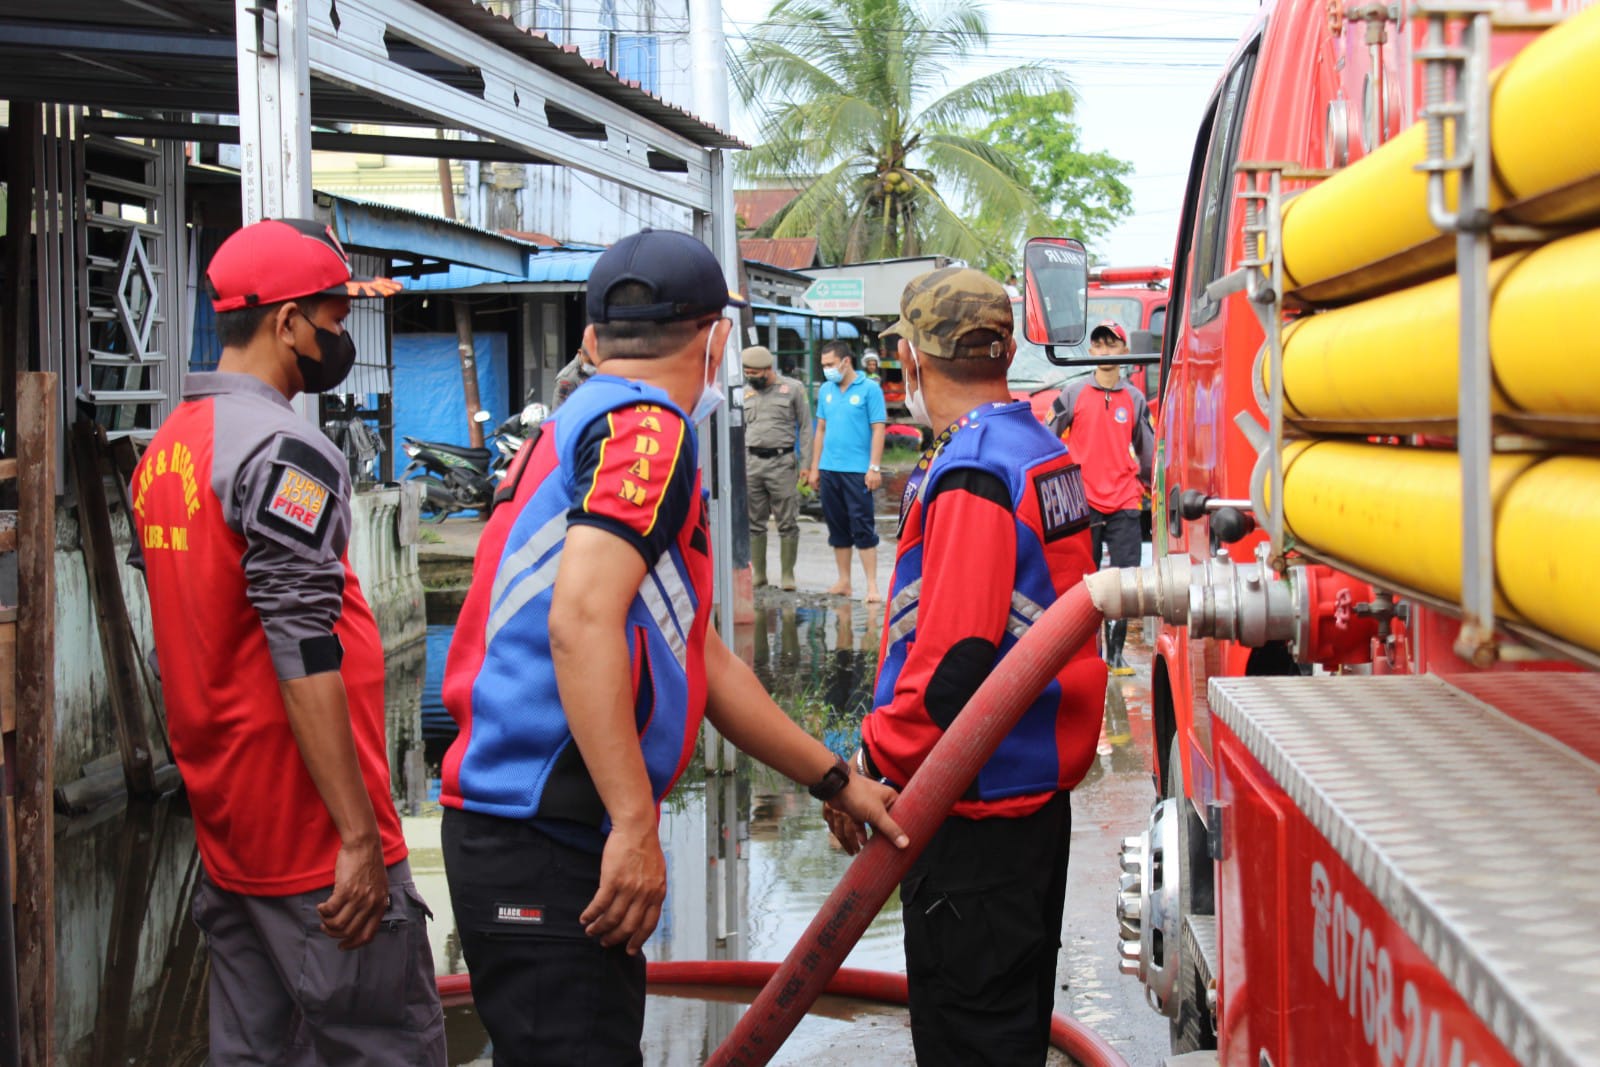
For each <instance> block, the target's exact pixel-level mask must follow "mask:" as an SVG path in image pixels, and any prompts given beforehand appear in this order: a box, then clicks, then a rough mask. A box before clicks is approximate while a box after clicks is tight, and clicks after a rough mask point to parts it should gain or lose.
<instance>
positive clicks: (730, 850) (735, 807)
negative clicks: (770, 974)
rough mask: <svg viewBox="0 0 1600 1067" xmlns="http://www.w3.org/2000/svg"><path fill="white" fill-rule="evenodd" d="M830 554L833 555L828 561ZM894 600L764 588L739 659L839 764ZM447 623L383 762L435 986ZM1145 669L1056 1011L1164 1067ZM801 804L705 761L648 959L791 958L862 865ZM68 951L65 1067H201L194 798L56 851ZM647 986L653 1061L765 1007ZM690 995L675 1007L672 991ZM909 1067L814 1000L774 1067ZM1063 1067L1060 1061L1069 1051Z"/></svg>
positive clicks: (726, 993) (892, 964)
mask: <svg viewBox="0 0 1600 1067" xmlns="http://www.w3.org/2000/svg"><path fill="white" fill-rule="evenodd" d="M824 551H825V550H824ZM881 610H882V609H881V607H880V606H877V605H872V606H868V605H864V604H862V603H861V602H859V601H854V602H852V601H844V600H839V599H828V598H823V597H817V596H808V595H805V594H782V593H777V592H775V591H770V590H769V591H766V592H764V593H763V594H762V598H761V600H760V601H759V603H758V610H757V616H756V621H755V625H753V626H749V627H741V628H740V629H739V632H738V633H737V635H736V641H735V648H736V651H738V652H739V654H740V655H741V656H743V657H744V658H745V659H746V660H747V661H748V662H750V663H751V664H752V665H753V666H754V667H755V669H756V671H757V673H758V674H759V675H760V676H761V678H762V680H763V681H764V682H765V683H766V684H767V686H768V688H769V689H770V690H771V691H772V692H773V694H774V696H775V697H776V699H777V700H778V702H779V703H780V704H781V705H782V706H783V707H785V708H786V709H787V710H788V711H789V712H790V714H791V715H792V716H793V717H794V718H795V720H796V721H797V722H799V723H800V724H801V725H802V726H804V727H805V728H806V729H807V730H808V731H810V732H812V733H814V734H815V735H817V736H819V737H822V738H824V739H825V740H826V741H827V743H828V744H829V745H830V746H831V747H833V748H834V749H835V750H836V751H840V752H848V751H850V750H851V749H852V748H853V747H854V745H855V743H856V739H857V737H858V733H859V724H860V721H861V716H862V715H863V714H864V713H865V711H866V710H867V707H868V703H869V701H870V693H871V685H872V677H873V672H874V670H875V667H876V658H877V642H878V633H879V629H880V627H881V624H882V615H881ZM451 633H452V628H451V627H450V626H430V627H429V629H428V637H427V640H426V642H425V643H424V644H423V645H419V646H417V647H416V648H415V649H414V651H413V652H412V653H411V654H410V655H408V656H405V657H402V658H401V659H399V660H392V661H391V671H390V676H389V736H390V759H391V766H392V768H393V779H394V789H395V795H396V800H397V803H398V805H399V807H400V810H401V813H402V816H403V821H404V826H405V833H406V838H407V840H408V842H409V844H410V846H411V865H412V869H413V872H414V874H415V876H416V880H417V884H418V887H419V889H420V890H421V892H422V895H423V896H424V897H425V899H426V900H427V901H428V903H429V905H430V906H431V908H432V909H433V912H434V914H435V915H436V916H437V920H436V921H435V922H434V923H433V924H432V925H431V926H430V936H431V939H432V943H433V950H434V959H435V963H436V967H437V970H438V972H439V973H440V974H441V975H443V974H459V973H463V972H464V970H465V964H464V962H463V960H462V958H461V952H460V948H459V944H458V942H457V939H456V935H455V932H454V929H453V925H452V923H451V920H450V905H449V900H448V894H447V892H446V884H445V878H444V869H443V859H442V854H441V851H440V847H439V826H440V821H439V806H438V803H437V797H438V787H439V783H438V767H439V760H440V758H441V757H442V755H443V752H444V748H445V747H446V745H447V744H448V741H449V738H450V736H451V734H452V733H453V725H452V724H451V723H450V721H449V717H448V716H447V715H445V714H444V713H443V708H442V707H441V706H440V705H439V702H438V685H439V678H440V676H441V675H442V670H443V657H444V652H445V650H446V649H447V648H448V644H449V640H450V637H451ZM1133 646H1134V641H1133V640H1132V639H1130V649H1129V652H1130V659H1133V660H1135V663H1136V666H1137V667H1138V671H1139V673H1138V675H1136V676H1135V677H1133V678H1123V679H1113V680H1112V693H1111V694H1110V696H1109V698H1108V701H1107V709H1106V719H1105V724H1104V728H1103V731H1102V737H1101V743H1100V749H1099V759H1098V760H1097V761H1096V763H1095V764H1094V765H1093V766H1092V767H1091V769H1090V772H1089V776H1088V778H1087V779H1086V780H1085V782H1084V784H1083V786H1082V787H1081V788H1080V789H1079V790H1078V791H1077V792H1076V793H1075V794H1074V797H1073V842H1072V860H1071V873H1070V877H1069V881H1068V892H1067V915H1066V918H1065V921H1064V923H1063V929H1062V943H1063V948H1062V955H1061V964H1060V970H1059V974H1058V979H1059V983H1060V988H1059V989H1058V991H1057V998H1056V1007H1057V1010H1058V1011H1062V1012H1067V1013H1070V1014H1072V1015H1074V1016H1076V1017H1077V1018H1078V1019H1080V1020H1082V1021H1083V1022H1085V1023H1087V1024H1088V1025H1090V1026H1092V1027H1093V1028H1095V1029H1096V1030H1098V1031H1099V1032H1100V1033H1102V1034H1103V1035H1104V1036H1106V1037H1107V1038H1108V1039H1110V1040H1111V1042H1112V1043H1113V1044H1114V1045H1115V1046H1116V1047H1117V1048H1119V1049H1120V1050H1121V1051H1122V1052H1123V1055H1124V1056H1126V1057H1127V1059H1128V1061H1129V1062H1130V1063H1132V1064H1150V1063H1157V1062H1159V1061H1160V1057H1161V1056H1162V1055H1163V1054H1164V1053H1165V1049H1166V1023H1165V1020H1163V1019H1161V1018H1160V1017H1158V1016H1157V1015H1155V1014H1154V1013H1153V1012H1152V1011H1150V1009H1149V1008H1148V1007H1146V1006H1145V1004H1144V1000H1143V997H1142V995H1141V993H1140V990H1139V987H1138V986H1137V984H1136V983H1135V982H1134V981H1133V980H1132V979H1129V978H1124V977H1122V976H1121V975H1119V974H1118V973H1117V946H1116V921H1115V918H1114V915H1113V902H1114V898H1115V892H1116V886H1117V873H1118V872H1117V864H1116V850H1117V844H1118V842H1119V841H1120V839H1121V838H1122V837H1124V836H1126V835H1128V834H1131V833H1135V832H1138V830H1140V829H1141V828H1142V827H1143V823H1144V819H1145V817H1146V815H1147V812H1148V808H1149V803H1150V799H1151V796H1152V787H1151V783H1150V775H1149V766H1150V762H1149V756H1148V745H1149V740H1150V718H1149V701H1148V671H1147V669H1146V666H1145V661H1146V660H1147V657H1148V650H1147V649H1146V648H1144V647H1137V648H1135V647H1133ZM820 812H821V809H820V806H819V805H818V804H817V803H816V802H815V801H813V800H812V799H811V798H810V797H809V796H807V795H806V793H805V792H804V790H802V789H800V788H799V787H797V786H794V785H793V784H791V783H789V782H787V781H786V780H784V779H782V778H781V777H779V776H777V775H775V774H773V773H772V772H770V771H767V770H766V769H765V768H761V767H755V768H751V767H749V766H748V765H746V764H745V763H743V762H741V764H740V770H739V772H738V773H737V774H733V775H710V776H708V775H707V774H706V773H705V771H704V769H703V765H702V764H701V762H700V761H698V760H697V761H696V762H695V763H694V764H692V765H691V769H690V771H689V773H688V774H687V775H685V777H684V779H683V781H681V782H680V783H679V785H678V787H677V788H676V789H675V790H674V792H673V793H672V794H671V795H670V796H669V797H668V798H667V801H666V803H665V805H664V807H663V812H662V825H661V839H662V843H663V847H664V850H665V852H666V856H667V863H668V895H667V901H666V904H665V907H664V909H663V912H662V918H661V923H660V926H659V927H658V929H657V930H656V932H655V934H654V936H653V937H652V938H651V939H650V941H649V942H648V944H647V946H646V953H647V955H648V956H649V958H650V959H651V960H652V961H668V960H678V961H692V960H706V959H749V960H781V959H782V958H783V956H784V955H785V953H786V952H787V951H788V950H789V948H790V947H791V946H792V945H793V944H794V942H795V940H796V939H797V938H798V936H799V935H800V933H801V932H802V931H803V930H804V929H805V927H806V925H807V924H808V923H809V922H810V920H811V918H812V917H813V915H815V913H816V911H817V909H818V908H819V907H820V905H821V904H822V902H823V900H824V899H825V898H826V896H827V895H828V893H829V892H830V891H831V890H832V888H833V887H834V885H835V884H836V883H837V882H838V880H839V878H840V876H841V875H842V873H843V872H844V870H845V869H846V867H847V866H848V863H849V860H848V858H847V857H846V856H845V855H844V854H843V853H842V852H841V851H840V850H839V849H838V848H837V846H835V845H834V843H833V842H832V839H831V838H830V837H829V835H828V833H827V830H826V828H825V826H824V824H823V821H822V818H821V814H820ZM57 855H58V864H59V879H58V882H59V884H58V898H57V924H58V930H59V935H58V945H59V955H60V971H59V978H58V986H59V990H58V1004H59V1008H58V1012H57V1040H58V1048H59V1049H60V1050H61V1056H60V1062H61V1063H62V1064H63V1065H65V1067H80V1065H81V1067H89V1065H96V1067H98V1065H102V1064H107V1065H108V1064H119V1065H140V1067H142V1065H150V1067H183V1065H188V1064H201V1063H204V1062H205V1055H206V1054H205V1045H206V1041H205V1020H206V1008H205V994H204V989H205V974H206V964H205V953H204V946H203V944H202V943H201V941H200V939H199V937H198V934H197V932H196V931H195V928H194V926H193V924H192V923H191V922H190V921H189V918H188V902H189V899H190V896H191V894H192V892H193V888H194V885H195V881H196V878H197V875H198V870H199V867H198V860H197V858H196V855H195V851H194V837H193V830H192V825H191V823H190V821H189V818H188V815H187V812H186V811H185V809H184V808H183V805H182V803H181V802H178V801H167V802H165V803H162V804H158V805H155V806H153V807H151V806H140V807H137V808H129V809H126V810H119V811H115V812H110V813H107V814H105V815H102V816H101V817H99V818H91V819H87V820H84V819H80V820H74V821H71V822H70V823H68V824H66V825H65V828H64V830H63V831H62V837H61V838H60V840H59V842H58V853H57ZM900 937H901V931H900V916H899V901H898V897H891V898H890V901H889V903H888V905H887V906H886V907H885V908H884V909H883V911H882V913H881V914H880V915H879V916H878V918H877V919H876V920H875V921H874V923H873V924H872V926H871V927H870V928H869V930H868V931H867V933H866V935H865V936H864V937H863V938H862V940H861V942H860V943H859V944H858V945H857V946H856V947H855V949H854V950H853V951H852V952H851V954H850V956H849V958H848V959H847V961H846V965H847V966H851V967H859V968H867V969H875V970H885V971H895V972H899V971H903V969H904V958H903V954H902V950H901V944H900ZM668 992H670V993H672V994H673V995H658V994H657V993H656V992H655V991H652V996H651V997H650V1000H649V1004H648V1008H647V1014H646V1022H645V1036H644V1058H645V1062H646V1063H647V1064H657V1065H671V1067H676V1065H691V1064H698V1063H700V1062H702V1061H703V1060H704V1059H705V1057H706V1055H707V1054H708V1053H709V1052H710V1051H711V1050H712V1049H713V1048H715V1047H716V1045H717V1044H718V1043H719V1042H720V1041H721V1040H722V1038H723V1037H724V1036H725V1035H726V1034H727V1033H728V1032H729V1030H730V1029H731V1028H732V1026H733V1024H734V1022H735V1021H736V1019H737V1018H738V1014H739V1013H740V1012H741V1011H742V1010H743V1008H742V1004H743V1003H744V1002H747V1001H748V1000H749V998H750V997H751V996H752V995H753V994H752V993H751V992H747V991H742V990H706V989H703V988H696V989H682V990H670V991H668ZM680 993H681V994H683V995H678V994H680ZM447 1015H448V1028H449V1036H450V1056H451V1063H452V1064H463V1065H464V1064H482V1065H485V1067H487V1065H488V1064H489V1063H490V1058H491V1055H492V1053H491V1052H490V1050H489V1049H488V1042H487V1039H486V1037H485V1036H484V1034H483V1032H482V1030H481V1029H480V1028H479V1026H478V1024H477V1020H476V1018H475V1017H474V1015H473V1013H472V1011H471V1009H470V1007H456V1008H451V1009H450V1010H449V1011H448V1012H447ZM819 1058H820V1059H821V1060H822V1061H823V1062H827V1063H830V1064H880V1063H909V1062H911V1058H912V1057H911V1041H910V1031H909V1029H908V1027H907V1022H906V1015H905V1012H904V1010H903V1009H901V1008H897V1007H888V1006H875V1005H866V1004H862V1003H860V1002H856V1001H849V1002H846V1001H832V1000H828V999H825V1000H824V1001H823V1002H821V1003H819V1005H818V1008H817V1010H816V1012H815V1013H814V1014H813V1015H811V1016H809V1017H808V1018H807V1019H806V1020H805V1021H804V1022H802V1024H801V1025H800V1027H799V1028H798V1029H797V1030H796V1032H795V1034H794V1036H793V1037H791V1038H790V1040H789V1042H788V1043H787V1044H786V1045H785V1047H784V1048H783V1050H782V1051H781V1052H780V1053H779V1055H778V1056H777V1057H776V1058H775V1059H774V1061H773V1062H774V1063H787V1064H801V1063H806V1064H810V1063H815V1062H817V1061H818V1059H819ZM1051 1062H1052V1063H1066V1062H1068V1061H1067V1060H1066V1058H1065V1057H1063V1056H1059V1055H1055V1056H1053V1057H1052V1060H1051Z"/></svg>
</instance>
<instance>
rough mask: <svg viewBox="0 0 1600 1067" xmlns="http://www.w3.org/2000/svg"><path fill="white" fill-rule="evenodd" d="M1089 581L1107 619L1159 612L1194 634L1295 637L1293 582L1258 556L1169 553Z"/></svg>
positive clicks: (1250, 639) (1249, 640)
mask: <svg viewBox="0 0 1600 1067" xmlns="http://www.w3.org/2000/svg"><path fill="white" fill-rule="evenodd" d="M1086 584H1087V585H1088V587H1089V596H1090V599H1092V600H1093V601H1094V605H1095V607H1096V608H1098V609H1099V610H1100V612H1101V614H1102V615H1104V616H1105V617H1106V618H1108V619H1128V618H1135V617H1139V616H1146V615H1159V616H1160V617H1161V618H1162V619H1164V620H1165V621H1166V622H1168V623H1170V624H1171V625H1173V626H1185V625H1186V626H1188V628H1189V635H1190V636H1191V637H1215V638H1220V639H1222V640H1227V641H1237V642H1238V643H1240V644H1241V645H1245V646H1246V647H1249V648H1259V647H1261V646H1262V645H1265V644H1268V643H1269V642H1272V641H1292V640H1294V638H1295V636H1296V620H1295V610H1294V596H1293V592H1292V590H1291V589H1290V586H1289V583H1288V582H1287V581H1285V580H1283V579H1281V578H1279V577H1278V576H1277V575H1276V574H1274V573H1273V571H1272V569H1271V568H1270V567H1268V566H1266V565H1265V564H1264V563H1263V562H1262V561H1260V560H1257V561H1254V562H1251V563H1235V562H1234V561H1232V560H1230V559H1228V558H1227V557H1225V556H1216V557H1213V558H1211V559H1208V560H1204V561H1202V562H1200V563H1193V562H1191V561H1190V560H1189V559H1187V558H1185V557H1178V556H1166V557H1163V558H1162V559H1160V560H1158V561H1157V562H1156V563H1154V564H1152V565H1151V566H1148V567H1122V568H1116V569H1110V570H1104V571H1099V572H1096V573H1095V574H1093V575H1091V576H1090V577H1089V578H1088V579H1087V582H1086Z"/></svg>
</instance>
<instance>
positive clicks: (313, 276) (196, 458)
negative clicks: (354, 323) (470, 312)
mask: <svg viewBox="0 0 1600 1067" xmlns="http://www.w3.org/2000/svg"><path fill="white" fill-rule="evenodd" d="M206 281H207V284H208V287H209V290H210V295H211V301H212V306H213V307H214V308H215V309H216V311H217V334H218V337H219V338H220V339H221V341H222V346H223V347H222V357H221V359H220V360H219V362H218V364H217V371H216V373H214V374H191V375H189V376H188V379H187V380H186V382H185V385H184V400H183V403H182V404H181V405H179V407H178V409H177V410H176V411H174V412H173V413H172V415H171V417H169V418H168V419H167V420H166V422H165V423H163V424H162V427H161V430H160V431H159V432H158V433H157V434H156V437H155V439H154V440H153V441H152V442H151V443H150V446H149V448H148V449H147V450H146V451H145V454H144V458H143V459H142V460H141V462H140V464H139V467H138V469H137V470H136V471H135V472H134V486H133V489H134V499H133V511H134V523H135V525H136V526H137V528H138V534H139V540H138V544H139V546H140V548H141V550H142V560H141V563H140V565H141V566H142V567H143V569H144V572H145V577H146V580H147V583H148V586H149V591H150V607H151V615H152V618H153V620H154V624H155V636H156V656H157V660H158V663H159V665H160V669H161V682H162V690H163V694H164V699H165V703H166V709H167V723H168V729H169V732H170V734H171V741H172V750H173V755H174V756H175V757H176V758H177V761H178V767H179V769H180V770H181V771H182V772H183V779H184V784H185V786H186V787H187V789H188V793H189V805H190V808H191V809H192V811H193V813H194V820H195V838H196V841H197V842H198V844H199V847H200V858H201V861H202V864H203V866H204V873H203V876H202V878H201V881H200V887H199V889H198V890H197V892H196V895H195V900H194V905H193V914H194V919H195V922H196V924H197V925H198V926H199V927H200V929H201V930H202V931H203V932H204V933H205V935H206V942H207V946H208V949H209V952H210V957H211V980H210V998H211V1027H210V1030H211V1035H210V1055H211V1061H212V1062H213V1063H218V1064H235V1063H286V1062H293V1063H317V1064H330V1065H331V1064H339V1065H341V1067H343V1065H348V1064H374V1065H376V1064H427V1065H430V1067H431V1065H435V1064H439V1065H442V1064H443V1063H444V1062H445V1041H444V1016H443V1013H442V1012H441V1010H440V1007H439V997H438V992H437V990H436V988H435V986H434V976H433V961H432V956H431V951H430V948H429V944H428V936H427V928H426V922H427V919H428V917H429V912H428V909H427V906H426V905H425V904H424V903H423V901H422V898H421V897H420V896H418V895H417V891H416V888H415V887H414V886H413V884H412V881H411V872H410V868H409V866H408V864H407V862H406V845H405V840H404V838H403V837H402V836H401V832H400V819H399V816H398V815H397V814H396V812H395V807H394V802H393V801H392V800H391V799H390V793H389V766H388V758H387V755H386V749H385V742H384V701H383V685H384V664H383V646H382V643H381V642H380V640H379V637H378V628H377V624H376V623H375V622H374V621H373V617H372V612H371V610H370V609H369V608H368V606H367V602H366V599H365V598H364V597H363V596H362V594H361V586H360V583H359V582H358V581H357V580H356V575H355V572H354V571H353V570H351V568H350V564H349V561H348V559H347V558H346V554H345V549H346V546H347V543H348V541H349V537H350V507H349V496H350V479H349V476H348V473H347V471H346V469H345V465H344V460H343V457H342V456H341V455H340V452H339V450H338V449H337V448H335V447H334V446H333V444H332V443H331V442H330V441H329V440H328V439H327V438H325V437H324V436H323V435H322V434H320V433H318V432H317V429H316V428H315V427H314V426H313V425H311V424H310V423H308V422H306V421H305V420H304V419H302V418H300V417H298V416H297V415H296V414H295V412H294V409H293V408H292V407H291V406H290V403H289V402H290V400H291V399H292V398H293V397H294V396H295V395H296V394H298V393H301V392H313V393H314V392H321V391H323V390H326V389H332V388H334V387H335V386H337V385H338V384H339V383H340V382H341V381H342V380H343V379H344V377H345V375H346V374H348V373H349V371H350V367H351V365H352V364H353V363H354V362H355V345H354V343H353V342H352V341H351V339H350V335H349V334H347V333H346V332H345V330H344V319H345V317H346V316H347V315H348V314H349V313H350V300H351V298H352V297H361V296H388V295H390V294H392V293H393V292H395V291H396V290H398V288H399V286H397V285H396V284H395V283H394V282H392V281H389V280H388V279H383V278H367V279H358V278H353V277H351V274H350V264H349V260H348V259H347V257H346V256H345V253H344V249H343V248H341V247H340V245H339V242H338V240H337V239H336V238H335V237H334V235H333V233H332V231H331V230H330V229H329V228H328V227H326V226H324V225H322V224H320V223H316V222H311V221H308V220H302V219H281V220H268V221H265V222H259V223H256V224H254V225H251V226H246V227H245V228H244V229H242V230H239V231H238V232H236V233H235V234H233V235H232V236H231V237H229V238H228V239H227V240H226V241H224V242H223V243H222V246H221V247H220V248H219V249H217V253H216V255H215V256H214V257H213V258H212V261H211V264H210V265H209V267H208V268H207V270H206Z"/></svg>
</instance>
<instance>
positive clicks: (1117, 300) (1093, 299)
mask: <svg viewBox="0 0 1600 1067" xmlns="http://www.w3.org/2000/svg"><path fill="white" fill-rule="evenodd" d="M1143 311H1144V309H1143V308H1142V307H1141V306H1140V304H1139V301H1138V300H1136V299H1134V298H1133V297H1131V296H1095V295H1094V294H1093V293H1091V294H1090V295H1089V328H1090V329H1091V330H1093V329H1094V327H1095V326H1097V325H1099V324H1100V323H1101V322H1103V321H1105V320H1106V319H1116V320H1117V321H1118V322H1120V323H1122V327H1123V329H1126V330H1142V329H1144V315H1143Z"/></svg>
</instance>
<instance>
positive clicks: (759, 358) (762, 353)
mask: <svg viewBox="0 0 1600 1067" xmlns="http://www.w3.org/2000/svg"><path fill="white" fill-rule="evenodd" d="M741 359H742V361H743V363H744V365H745V369H746V370H766V369H767V368H768V367H770V366H772V349H770V348H768V347H767V346H766V345H751V346H750V347H749V348H747V349H745V350H744V354H743V356H742V357H741Z"/></svg>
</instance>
